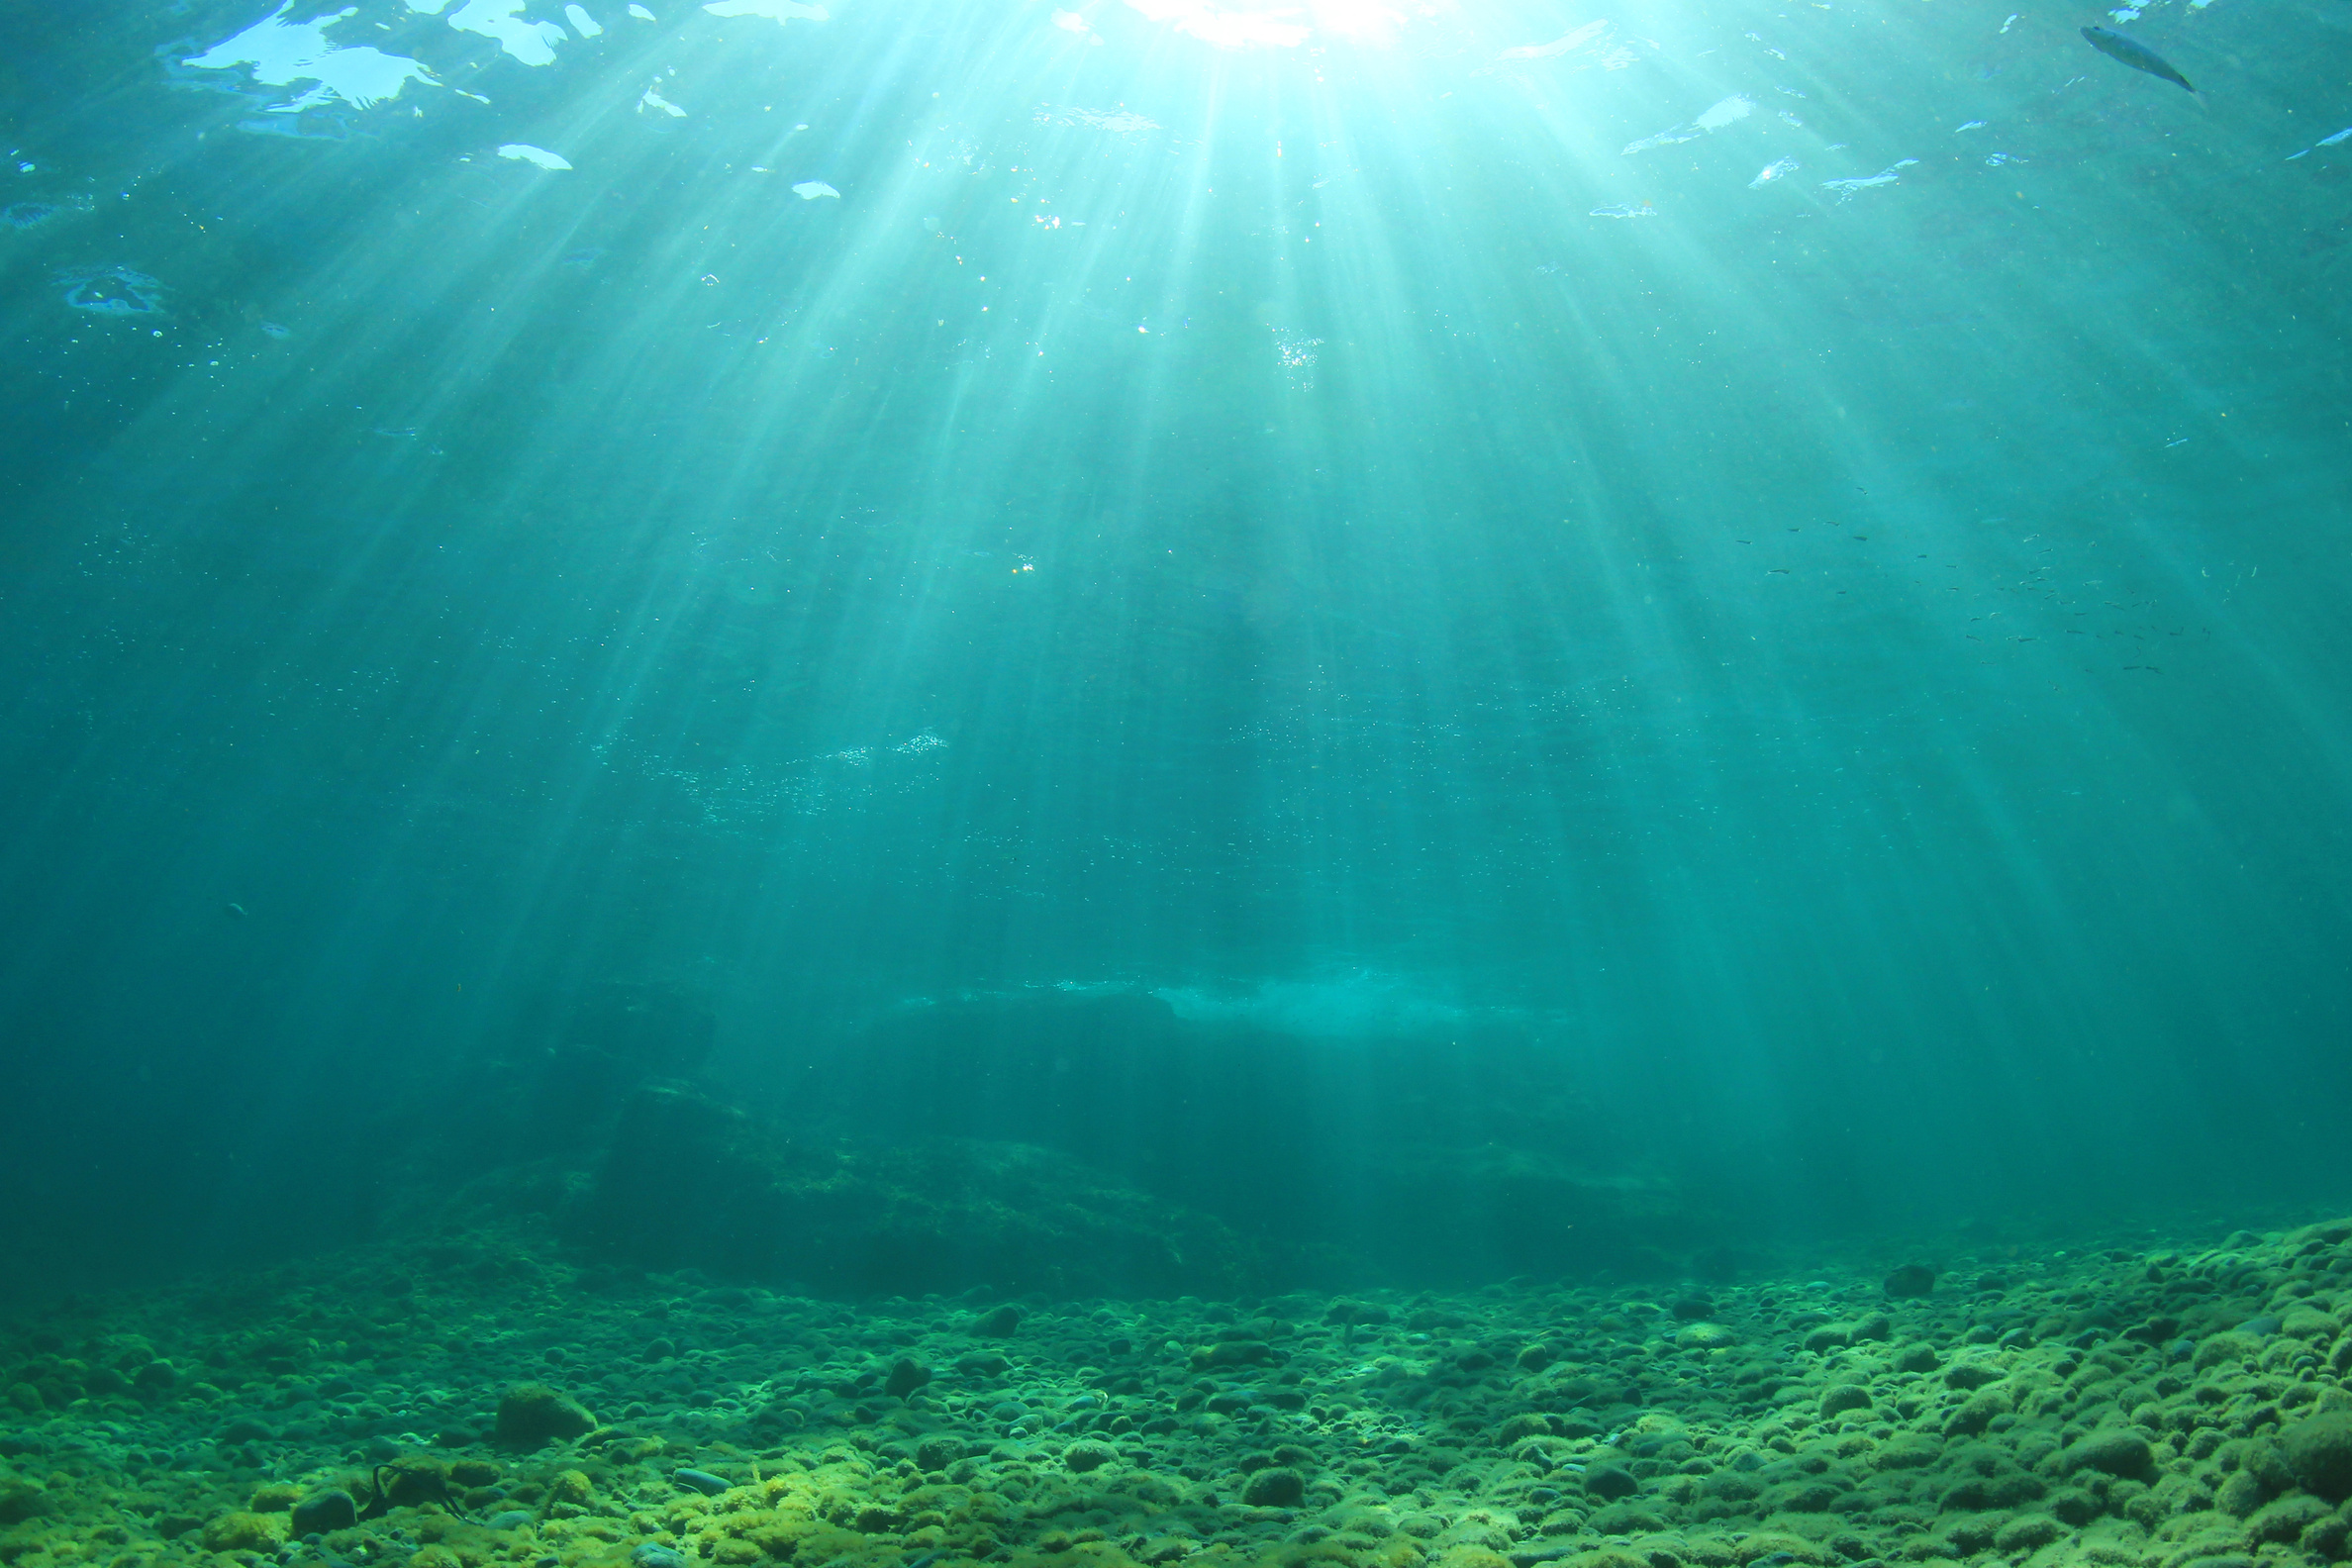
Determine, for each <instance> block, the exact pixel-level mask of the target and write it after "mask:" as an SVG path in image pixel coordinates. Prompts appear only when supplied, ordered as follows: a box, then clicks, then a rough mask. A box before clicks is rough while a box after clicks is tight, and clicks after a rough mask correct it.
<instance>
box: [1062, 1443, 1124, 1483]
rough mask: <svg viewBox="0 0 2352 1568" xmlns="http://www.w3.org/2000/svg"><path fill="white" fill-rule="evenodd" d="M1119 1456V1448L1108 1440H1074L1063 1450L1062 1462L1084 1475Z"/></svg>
mask: <svg viewBox="0 0 2352 1568" xmlns="http://www.w3.org/2000/svg"><path fill="white" fill-rule="evenodd" d="M1118 1457H1119V1450H1118V1449H1116V1448H1114V1447H1112V1446H1111V1445H1110V1444H1109V1443H1106V1442H1074V1443H1072V1444H1070V1446H1069V1447H1067V1448H1064V1449H1063V1450H1062V1463H1063V1464H1065V1465H1067V1466H1068V1467H1069V1468H1070V1469H1072V1470H1075V1471H1077V1472H1078V1473H1079V1474H1081V1475H1083V1474H1085V1473H1086V1472H1087V1471H1089V1470H1100V1469H1101V1468H1103V1466H1105V1465H1107V1464H1109V1463H1110V1462H1111V1461H1112V1460H1114V1459H1117V1458H1118Z"/></svg>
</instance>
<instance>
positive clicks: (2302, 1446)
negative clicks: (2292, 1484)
mask: <svg viewBox="0 0 2352 1568" xmlns="http://www.w3.org/2000/svg"><path fill="white" fill-rule="evenodd" d="M2279 1447H2280V1448H2281V1450H2282V1451H2283V1452H2284V1454H2285V1456H2286V1459H2287V1467H2288V1468H2289V1469H2290V1470H2292V1471H2294V1472H2295V1478H2296V1480H2297V1481H2299V1482H2301V1483H2302V1484H2303V1486H2304V1487H2305V1488H2306V1489H2308V1490H2309V1491H2312V1492H2316V1493H2318V1494H2319V1495H2320V1496H2321V1497H2323V1498H2329V1499H2332V1500H2335V1501H2338V1502H2340V1501H2342V1500H2343V1499H2345V1498H2347V1497H2352V1414H2347V1413H2346V1412H2343V1411H2328V1412H2325V1413H2324V1414H2322V1415H2318V1416H2312V1417H2307V1418H2305V1419H2304V1420H2303V1421H2297V1422H2296V1423H2295V1424H2294V1425H2292V1426H2290V1427H2288V1428H2287V1429H2286V1430H2285V1431H2284V1432H2282V1433H2280V1435H2279Z"/></svg>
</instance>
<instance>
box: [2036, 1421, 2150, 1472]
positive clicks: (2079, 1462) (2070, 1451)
mask: <svg viewBox="0 0 2352 1568" xmlns="http://www.w3.org/2000/svg"><path fill="white" fill-rule="evenodd" d="M2058 1463H2059V1468H2061V1469H2062V1470H2064V1471H2065V1472H2066V1473H2067V1474H2068V1475H2074V1474H2076V1473H2078V1472H2080V1471H2084V1470H2096V1471H2098V1472H2099V1473H2100V1474H2101V1475H2108V1476H2127V1477H2130V1478H2133V1479H2135V1480H2145V1479H2146V1478H2147V1477H2148V1476H2149V1475H2151V1474H2152V1473H2153V1472H2154V1471H2155V1468H2156V1453H2155V1450H2154V1449H2152V1448H2150V1447H2149V1446H2148V1439H2147V1438H2145V1437H2142V1436H2141V1435H2140V1434H2139V1433H2138V1432H2135V1431H2130V1430H2126V1429H2125V1428H2122V1427H2116V1426H2110V1427H2107V1428H2106V1429H2104V1430H2101V1431H2095V1432H2089V1433H2086V1434H2085V1435H2084V1436H2082V1437H2080V1438H2078V1439H2076V1440H2075V1441H2074V1442H2073V1443H2071V1444H2069V1445H2068V1447H2067V1448H2066V1451H2065V1452H2064V1453H2062V1454H2060V1455H2059V1456H2058Z"/></svg>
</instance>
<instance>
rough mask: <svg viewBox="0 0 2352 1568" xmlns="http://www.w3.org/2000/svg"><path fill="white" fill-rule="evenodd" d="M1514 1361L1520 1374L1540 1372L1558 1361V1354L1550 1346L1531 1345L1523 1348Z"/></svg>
mask: <svg viewBox="0 0 2352 1568" xmlns="http://www.w3.org/2000/svg"><path fill="white" fill-rule="evenodd" d="M1514 1359H1515V1360H1516V1362H1517V1364H1518V1366H1519V1370H1520V1371H1522V1372H1540V1371H1542V1370H1543V1369H1544V1368H1545V1367H1547V1366H1550V1365H1551V1364H1552V1363H1553V1362H1554V1361H1557V1360H1559V1359H1560V1354H1559V1352H1558V1351H1556V1350H1554V1349H1553V1348H1552V1347H1551V1346H1550V1345H1547V1344H1531V1345H1527V1346H1525V1347H1523V1348H1522V1349H1521V1350H1520V1351H1519V1355H1518V1356H1517V1357H1515V1358H1514Z"/></svg>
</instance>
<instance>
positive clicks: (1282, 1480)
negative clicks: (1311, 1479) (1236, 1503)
mask: <svg viewBox="0 0 2352 1568" xmlns="http://www.w3.org/2000/svg"><path fill="white" fill-rule="evenodd" d="M1306 1496H1307V1480H1306V1477H1304V1476H1302V1475H1300V1474H1299V1472H1298V1471H1296V1470H1293V1469H1291V1468H1290V1467H1289V1466H1288V1465H1274V1466H1271V1467H1269V1468H1267V1469H1264V1470H1260V1471H1259V1472H1257V1474H1255V1475H1253V1476H1251V1477H1250V1478H1249V1484H1248V1485H1247V1486H1246V1487H1244V1488H1242V1490H1241V1501H1242V1502H1244V1503H1246V1504H1248V1505H1249V1506H1250V1507H1251V1508H1297V1507H1298V1506H1299V1504H1300V1502H1301V1501H1302V1500H1303V1499H1305V1497H1306Z"/></svg>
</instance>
